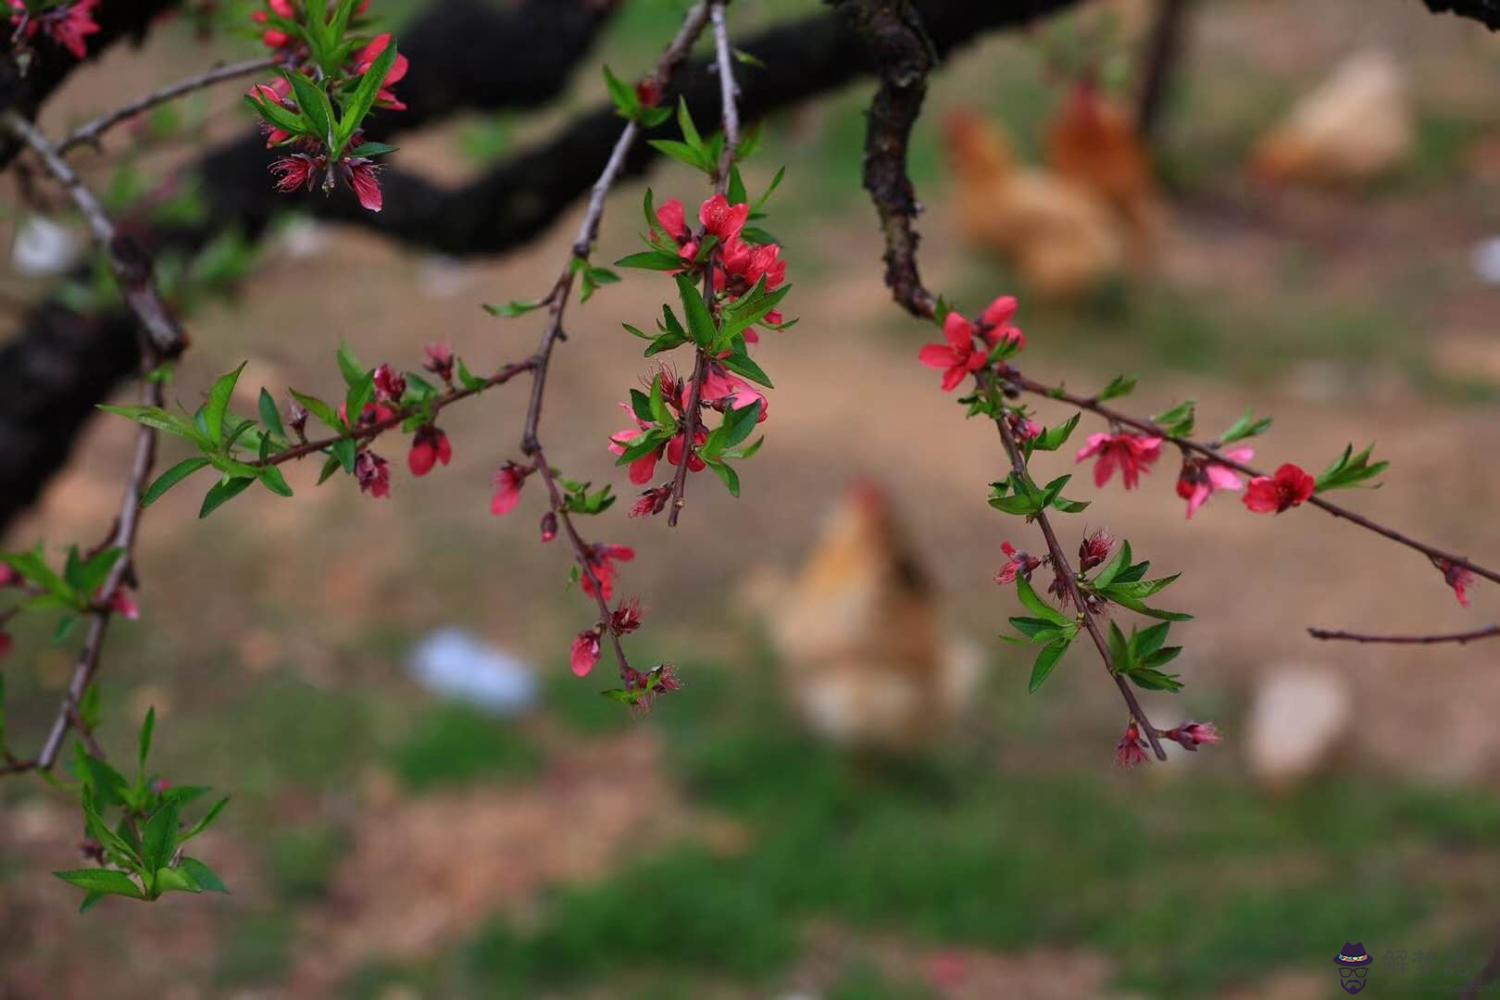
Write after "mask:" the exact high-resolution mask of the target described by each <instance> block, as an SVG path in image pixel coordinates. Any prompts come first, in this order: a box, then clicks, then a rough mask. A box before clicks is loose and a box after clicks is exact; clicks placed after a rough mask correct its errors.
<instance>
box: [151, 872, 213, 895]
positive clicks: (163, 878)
mask: <svg viewBox="0 0 1500 1000" xmlns="http://www.w3.org/2000/svg"><path fill="white" fill-rule="evenodd" d="M154 885H155V887H156V891H157V893H158V894H160V893H164V892H192V893H198V892H202V891H203V890H202V889H201V888H200V887H199V886H198V883H197V881H196V880H195V879H194V878H193V877H192V876H191V875H189V874H188V873H187V872H184V871H179V870H178V869H176V868H158V869H156V879H155V881H154Z"/></svg>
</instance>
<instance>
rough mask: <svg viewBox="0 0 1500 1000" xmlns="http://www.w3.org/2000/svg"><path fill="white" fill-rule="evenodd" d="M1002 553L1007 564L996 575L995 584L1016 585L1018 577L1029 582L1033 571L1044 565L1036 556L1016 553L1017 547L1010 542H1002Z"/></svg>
mask: <svg viewBox="0 0 1500 1000" xmlns="http://www.w3.org/2000/svg"><path fill="white" fill-rule="evenodd" d="M1000 551H1001V552H1004V553H1005V564H1004V565H1003V566H1001V567H1000V571H999V572H998V573H996V574H995V582H996V583H998V584H1000V585H1001V586H1006V585H1008V584H1012V583H1015V582H1016V577H1017V576H1024V577H1026V578H1027V579H1028V580H1029V579H1030V578H1031V571H1032V570H1034V569H1036V568H1037V567H1038V566H1040V565H1041V564H1042V561H1041V560H1040V559H1038V558H1036V557H1035V556H1032V555H1029V554H1027V553H1025V552H1018V551H1016V547H1015V546H1014V545H1012V544H1010V542H1001V543H1000Z"/></svg>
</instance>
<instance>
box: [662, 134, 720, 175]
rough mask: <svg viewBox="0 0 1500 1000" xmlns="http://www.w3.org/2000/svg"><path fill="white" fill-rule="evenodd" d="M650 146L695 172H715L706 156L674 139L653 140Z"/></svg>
mask: <svg viewBox="0 0 1500 1000" xmlns="http://www.w3.org/2000/svg"><path fill="white" fill-rule="evenodd" d="M648 144H649V145H650V146H651V148H652V149H655V150H656V151H657V152H658V153H661V154H662V155H663V156H667V157H670V158H671V159H674V160H676V161H677V162H678V163H682V164H685V165H687V166H689V167H692V168H693V169H694V170H702V171H704V172H705V173H708V172H710V171H712V170H713V167H712V165H711V164H710V162H709V161H708V160H707V159H706V157H705V154H704V153H702V152H701V151H699V150H696V149H694V148H693V147H692V146H689V145H688V144H686V143H683V142H677V141H675V140H672V139H651V140H649V141H648Z"/></svg>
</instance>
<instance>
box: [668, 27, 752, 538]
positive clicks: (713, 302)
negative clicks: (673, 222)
mask: <svg viewBox="0 0 1500 1000" xmlns="http://www.w3.org/2000/svg"><path fill="white" fill-rule="evenodd" d="M728 4H729V0H714V3H713V4H712V5H711V6H710V8H709V9H710V12H711V17H712V18H713V25H714V53H715V59H716V63H717V66H718V70H719V105H720V116H721V119H722V123H723V128H724V151H723V153H721V154H720V156H719V165H718V170H717V171H716V173H715V176H714V193H715V194H724V193H726V192H727V191H728V190H729V178H730V175H731V173H732V171H733V170H734V158H735V155H736V154H737V153H738V152H739V146H740V111H739V101H738V98H739V90H738V87H737V86H736V84H735V82H734V49H733V48H732V47H731V45H730V44H729V26H728V24H727V22H726V19H725V17H724V8H725V7H726V6H728ZM702 238H703V232H702V230H701V228H700V230H699V232H698V233H697V234H696V235H695V236H694V239H695V240H701V239H702ZM722 252H723V248H722V247H719V246H715V247H714V248H713V249H712V250H711V251H710V252H709V255H708V261H707V262H706V264H705V265H704V277H703V300H704V302H705V303H707V305H708V307H709V310H710V311H711V312H713V313H714V314H715V316H716V317H717V313H718V300H717V297H716V296H715V294H714V280H713V276H714V268H716V267H718V266H719V258H720V256H721V254H722ZM693 355H694V356H693V375H692V381H691V382H690V383H689V384H688V401H687V408H686V409H685V410H683V414H682V415H683V425H682V461H681V462H680V463H678V466H677V474H676V475H675V476H674V477H673V478H672V502H671V510H670V512H669V513H668V514H667V527H669V528H675V527H677V517H678V515H679V514H681V513H682V508H683V506H684V505H685V504H686V503H687V477H688V468H689V466H690V465H691V464H692V461H693V454H694V452H695V451H696V450H697V444H698V428H699V427H700V426H701V425H702V422H703V419H702V417H703V415H702V413H701V412H700V411H701V409H702V404H703V381H704V379H706V378H707V377H708V355H706V354H704V352H703V349H702V348H701V347H700V348H696V349H695V350H694V352H693Z"/></svg>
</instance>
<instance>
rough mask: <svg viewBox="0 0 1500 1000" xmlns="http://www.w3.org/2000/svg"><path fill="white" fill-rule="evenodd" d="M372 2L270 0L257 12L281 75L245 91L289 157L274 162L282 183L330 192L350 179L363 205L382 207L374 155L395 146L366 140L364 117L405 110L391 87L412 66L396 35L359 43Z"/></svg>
mask: <svg viewBox="0 0 1500 1000" xmlns="http://www.w3.org/2000/svg"><path fill="white" fill-rule="evenodd" d="M367 6H368V0H362V2H360V3H359V4H358V6H355V5H354V3H353V0H340V2H339V3H338V4H337V5H336V6H335V7H333V8H332V10H331V13H330V12H327V11H326V10H325V8H324V7H323V6H322V5H313V6H307V5H304V4H300V3H298V2H296V0H266V7H265V9H263V10H258V11H256V12H255V13H254V14H252V15H251V17H252V19H254V20H255V21H256V22H257V23H258V24H259V25H260V26H261V27H262V29H263V31H262V34H261V40H262V42H264V44H265V45H266V46H267V47H268V48H270V49H271V50H272V51H273V52H275V53H276V57H277V62H278V63H279V64H280V65H281V67H282V74H283V75H282V76H280V77H279V78H277V79H276V80H273V81H271V82H270V83H262V84H256V85H255V86H254V87H251V88H250V91H249V93H248V94H247V95H246V97H247V99H248V100H249V102H250V104H251V106H252V107H254V108H255V110H256V112H257V113H258V114H259V115H260V117H261V126H262V129H263V130H264V132H265V134H266V146H267V148H272V149H277V150H280V151H282V152H283V153H284V154H285V155H283V156H281V157H279V158H278V159H277V160H275V161H274V162H273V163H272V164H271V172H272V173H273V174H275V176H276V189H277V190H278V191H281V192H284V193H291V192H295V191H310V190H312V189H313V188H314V187H317V186H321V187H322V189H323V191H324V192H325V193H327V192H330V191H332V190H333V188H334V187H335V186H336V185H337V184H339V183H343V184H344V185H345V186H347V187H348V188H349V189H350V190H352V191H353V192H354V195H355V197H356V198H357V199H358V200H359V203H360V205H361V206H363V207H364V208H365V209H367V210H368V211H371V212H378V211H380V210H381V208H382V198H381V192H380V180H379V166H378V165H377V163H376V161H375V157H377V156H379V155H381V154H384V153H389V152H391V151H392V149H393V148H394V147H391V146H387V145H385V144H384V143H376V142H367V141H366V140H365V138H364V128H363V125H364V121H365V118H366V117H367V116H368V115H369V114H370V112H371V111H372V110H374V109H377V108H380V109H384V110H388V111H402V110H405V108H406V105H405V104H404V103H402V102H401V100H400V99H398V98H397V96H396V94H395V92H394V91H393V90H392V87H394V86H395V84H397V83H398V82H400V81H401V80H402V79H403V78H404V77H405V76H406V72H407V69H408V63H407V59H406V57H405V56H403V55H401V54H399V53H398V52H397V51H396V47H395V43H394V42H393V40H392V38H391V36H390V35H389V34H382V35H377V36H375V37H374V38H373V39H371V40H370V41H368V42H366V43H364V44H363V45H361V44H359V43H358V41H356V40H355V37H354V36H355V35H356V33H357V31H358V23H359V19H360V18H361V16H362V15H363V14H364V13H365V10H366V7H367Z"/></svg>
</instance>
